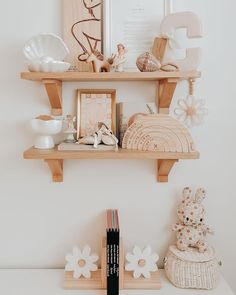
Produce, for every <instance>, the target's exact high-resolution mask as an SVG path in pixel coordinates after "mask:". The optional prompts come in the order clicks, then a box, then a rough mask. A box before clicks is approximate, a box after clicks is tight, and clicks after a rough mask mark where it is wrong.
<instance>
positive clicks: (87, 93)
mask: <svg viewBox="0 0 236 295" xmlns="http://www.w3.org/2000/svg"><path fill="white" fill-rule="evenodd" d="M99 122H103V123H105V124H106V125H107V127H109V128H110V129H111V130H112V131H113V133H114V134H116V90H114V89H109V90H108V89H81V90H78V110H77V138H80V137H84V136H87V135H93V134H94V133H95V132H96V131H97V128H98V123H99Z"/></svg>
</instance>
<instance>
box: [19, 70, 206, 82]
mask: <svg viewBox="0 0 236 295" xmlns="http://www.w3.org/2000/svg"><path fill="white" fill-rule="evenodd" d="M200 77H201V72H199V71H190V72H182V71H177V72H164V71H158V72H152V73H141V72H123V73H114V72H111V73H89V72H64V73H41V72H22V73H21V79H24V80H31V81H43V80H51V79H52V80H58V81H63V82H66V81H67V82H80V81H81V82H92V81H157V80H162V79H168V78H176V79H189V78H200Z"/></svg>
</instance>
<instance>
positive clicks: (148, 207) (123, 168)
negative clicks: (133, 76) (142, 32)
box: [0, 0, 236, 290]
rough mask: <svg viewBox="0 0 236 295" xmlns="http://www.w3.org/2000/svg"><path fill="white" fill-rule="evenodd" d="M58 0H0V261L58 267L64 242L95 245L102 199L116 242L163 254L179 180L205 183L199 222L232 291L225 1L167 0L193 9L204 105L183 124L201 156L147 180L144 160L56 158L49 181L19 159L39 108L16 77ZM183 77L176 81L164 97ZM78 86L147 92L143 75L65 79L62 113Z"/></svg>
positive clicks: (55, 18)
mask: <svg viewBox="0 0 236 295" xmlns="http://www.w3.org/2000/svg"><path fill="white" fill-rule="evenodd" d="M59 2H60V1H58V0H51V1H48V0H40V1H36V0H35V1H32V0H21V1H14V0H8V1H3V0H0V23H1V28H0V83H1V84H0V85H1V87H0V99H1V108H0V122H1V124H0V134H1V145H0V176H1V178H0V179H1V180H0V237H1V238H0V267H1V268H31V267H32V268H54V267H63V266H64V255H65V253H66V252H67V251H69V250H70V249H71V247H72V246H73V245H74V244H78V245H81V246H83V245H84V244H85V243H89V244H91V245H92V246H93V249H94V250H96V251H98V250H99V244H100V241H99V239H100V237H101V236H102V235H103V234H104V216H103V212H104V209H106V208H108V207H117V208H119V210H120V219H121V227H122V235H123V237H124V242H125V246H126V250H130V249H131V247H132V246H133V245H134V244H139V245H140V246H144V245H146V244H150V245H151V246H152V247H153V249H155V250H156V251H158V252H159V253H160V254H161V258H163V257H164V254H165V252H166V250H167V247H168V245H169V244H170V243H171V242H172V241H173V239H174V235H173V234H172V233H171V230H170V227H171V224H172V223H173V222H174V221H175V220H176V214H175V209H176V204H177V201H178V200H179V197H180V192H181V190H182V188H183V187H184V186H186V185H192V186H194V187H197V186H205V187H206V189H207V191H208V198H207V199H206V202H205V206H206V208H207V213H208V216H207V219H208V223H209V224H210V225H212V226H213V227H215V229H216V235H215V236H214V237H212V238H210V239H209V241H210V242H211V243H212V244H213V245H214V246H215V248H216V249H217V252H218V255H219V258H220V259H221V260H222V261H223V267H222V272H223V273H224V275H225V277H226V278H227V280H228V281H229V282H230V284H231V286H232V287H233V288H234V289H235V290H236V282H235V275H234V273H235V262H236V261H235V248H236V239H235V229H234V226H235V225H236V222H235V213H236V210H235V208H236V199H235V189H234V181H235V166H234V165H235V164H236V153H235V149H236V140H235V127H236V116H235V110H236V102H235V99H236V90H235V89H236V88H235V52H236V41H235V38H234V28H235V26H236V19H235V11H234V9H236V3H235V1H234V0H225V1H222V0H214V1H212V0H198V1H196V0H178V1H174V2H175V10H176V11H181V10H193V11H195V12H196V13H197V14H199V15H200V17H201V18H202V20H203V23H204V35H205V38H204V39H202V40H200V41H199V42H200V43H201V46H202V48H203V51H204V60H203V64H202V72H203V75H202V79H201V80H200V81H199V82H198V83H197V86H198V87H197V94H198V96H199V97H203V98H205V99H206V100H207V103H208V107H209V110H210V114H209V116H208V118H207V121H206V124H205V125H204V126H201V127H199V128H196V129H194V130H193V132H192V133H193V136H194V139H195V141H196V144H197V146H198V149H199V150H200V151H201V160H199V161H184V162H181V163H180V164H178V165H177V166H176V167H175V169H174V170H173V173H172V175H171V178H170V182H169V183H168V184H157V183H156V181H155V163H154V161H117V162H115V161H103V162H100V161H78V162H77V161H74V162H73V161H66V162H65V169H64V170H65V177H64V178H65V180H64V182H63V183H61V184H53V183H52V182H51V179H50V175H49V171H48V169H47V167H46V165H45V164H44V163H43V162H41V161H25V160H23V158H22V153H23V151H24V150H25V149H27V148H28V147H29V146H31V145H32V143H33V137H32V133H31V132H30V130H29V129H28V127H27V124H28V121H29V120H30V119H31V118H33V117H35V116H36V115H39V114H43V113H47V112H48V110H49V108H48V100H47V96H46V94H45V91H44V89H43V87H42V86H41V85H40V84H37V83H33V82H29V81H22V80H20V78H19V74H20V72H21V71H23V70H24V69H25V65H24V58H23V56H22V53H21V49H22V47H23V45H24V42H25V41H26V40H27V39H28V38H29V37H31V36H33V35H36V34H38V33H40V32H54V33H56V34H60V26H61V20H60V15H61V11H60V3H59ZM186 86H187V85H186V83H182V85H181V86H179V88H178V90H177V92H176V97H175V100H174V102H173V105H176V102H177V99H178V98H181V97H184V96H185V95H186V90H187V88H186ZM80 87H89V88H91V87H105V88H109V87H111V88H112V87H115V88H117V91H118V97H119V99H120V100H128V101H135V100H139V101H142V100H143V101H144V100H146V101H150V100H152V99H153V98H154V91H155V89H154V85H153V84H152V83H144V84H143V85H139V84H136V83H127V84H126V83H116V84H112V83H111V84H109V83H104V84H93V85H91V84H89V83H83V84H79V83H74V84H66V85H64V108H65V113H67V112H72V111H74V108H75V89H76V88H80ZM134 87H135V91H134Z"/></svg>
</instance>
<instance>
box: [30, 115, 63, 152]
mask: <svg viewBox="0 0 236 295" xmlns="http://www.w3.org/2000/svg"><path fill="white" fill-rule="evenodd" d="M30 123H31V128H32V129H33V131H34V132H35V133H36V134H37V136H36V139H35V143H34V147H35V148H37V149H52V148H54V146H55V143H54V140H53V137H52V135H56V134H58V133H60V132H61V130H62V121H61V120H49V121H44V120H40V119H33V120H31V122H30Z"/></svg>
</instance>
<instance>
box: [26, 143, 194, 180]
mask: <svg viewBox="0 0 236 295" xmlns="http://www.w3.org/2000/svg"><path fill="white" fill-rule="evenodd" d="M24 159H28V160H44V161H46V163H47V164H48V165H49V168H50V170H51V173H52V179H53V181H54V182H62V181H63V161H64V160H82V159H90V160H91V159H96V160H103V159H110V160H135V159H136V160H150V159H151V160H157V181H158V182H167V181H168V175H169V173H170V171H171V169H172V167H173V165H174V164H175V163H176V162H178V161H179V160H188V159H192V160H193V159H199V153H198V152H192V153H163V152H140V151H131V150H125V149H119V150H118V152H114V151H93V152H91V151H88V152H85V151H80V152H77V151H68V152H67V151H58V150H57V147H56V148H55V149H52V150H38V149H35V148H30V149H28V150H27V151H25V152H24Z"/></svg>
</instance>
